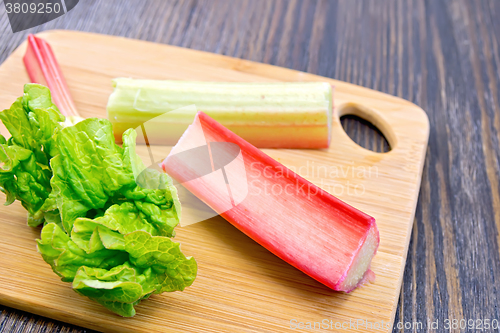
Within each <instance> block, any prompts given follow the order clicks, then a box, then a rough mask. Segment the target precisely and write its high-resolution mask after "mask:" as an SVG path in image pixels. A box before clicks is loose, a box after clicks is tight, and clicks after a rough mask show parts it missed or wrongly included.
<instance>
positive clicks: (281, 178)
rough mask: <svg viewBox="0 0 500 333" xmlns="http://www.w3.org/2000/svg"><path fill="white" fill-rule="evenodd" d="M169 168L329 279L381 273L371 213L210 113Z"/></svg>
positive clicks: (357, 279) (252, 232) (280, 252)
mask: <svg viewBox="0 0 500 333" xmlns="http://www.w3.org/2000/svg"><path fill="white" fill-rule="evenodd" d="M204 146H206V147H208V149H207V150H208V153H209V154H210V159H209V160H210V162H209V166H208V168H207V167H206V166H205V165H204V163H205V161H206V159H207V158H206V156H204V155H206V154H205V153H203V151H204V149H202V148H203V147H204ZM221 148H222V149H221ZM214 152H216V153H217V154H216V155H217V156H216V155H215V153H214ZM205 164H206V163H205ZM162 167H163V169H164V170H165V171H166V172H167V173H168V174H170V175H171V176H173V177H174V178H175V179H176V180H177V181H179V182H181V183H182V184H183V185H184V186H185V187H186V188H187V189H188V190H189V191H191V192H192V193H193V194H194V195H196V196H197V197H198V198H199V199H201V200H202V201H204V202H205V203H206V204H207V205H208V206H210V207H211V208H212V209H214V210H215V211H216V212H217V213H218V214H220V215H221V216H222V217H224V218H225V219H226V220H227V221H229V222H230V223H231V224H233V225H234V226H235V227H236V228H238V229H239V230H241V231H242V232H244V233H245V234H246V235H248V236H249V237H251V238H252V239H253V240H255V241H257V242H258V243H259V244H261V245H262V246H264V247H265V248H267V249H268V250H269V251H271V252H272V253H274V254H275V255H276V256H278V257H279V258H281V259H283V260H285V261H286V262H288V263H289V264H291V265H292V266H294V267H296V268H298V269H300V270H301V271H303V272H304V273H306V274H308V275H309V276H311V277H312V278H314V279H316V280H318V281H319V282H321V283H323V284H325V285H326V286H328V287H330V288H332V289H334V290H339V291H345V292H350V291H351V290H353V289H354V288H356V287H357V286H359V285H361V284H363V283H364V282H365V281H367V280H372V279H373V278H374V274H373V272H372V271H371V270H370V263H371V261H372V258H373V256H374V255H375V253H376V251H377V248H378V244H379V233H378V229H377V226H376V224H375V220H374V219H373V218H372V217H370V216H368V215H366V214H365V213H363V212H361V211H359V210H357V209H355V208H353V207H351V206H350V205H348V204H346V203H344V202H342V201H341V200H339V199H337V198H335V197H334V196H332V195H331V194H329V193H327V192H326V191H324V190H322V189H320V188H319V187H317V186H315V185H314V184H312V183H310V182H309V181H307V180H305V179H304V178H302V177H300V176H299V175H297V174H296V173H294V172H292V171H291V170H289V169H288V168H286V167H285V166H283V165H282V164H280V163H278V162H277V161H275V160H274V159H272V158H271V157H269V156H268V155H266V154H264V153H263V152H262V151H260V150H259V149H257V148H255V147H254V146H252V145H251V144H249V143H248V142H246V141H245V140H243V139H242V138H240V137H239V136H237V135H236V134H234V133H232V132H231V131H229V130H228V129H226V128H225V127H223V126H222V125H220V124H219V123H218V122H216V121H215V120H213V119H212V118H210V117H209V116H207V115H206V114H204V113H202V112H199V113H198V114H197V115H196V117H195V120H194V122H193V124H192V125H190V126H189V128H188V129H187V130H186V132H185V133H184V134H183V136H182V137H181V139H180V140H179V142H178V143H177V145H176V146H175V147H174V148H173V149H172V151H171V153H170V155H169V156H168V157H167V158H166V159H165V160H164V161H163V163H162ZM207 169H208V171H207ZM210 171H211V172H210Z"/></svg>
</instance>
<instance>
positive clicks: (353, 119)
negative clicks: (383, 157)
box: [338, 104, 393, 153]
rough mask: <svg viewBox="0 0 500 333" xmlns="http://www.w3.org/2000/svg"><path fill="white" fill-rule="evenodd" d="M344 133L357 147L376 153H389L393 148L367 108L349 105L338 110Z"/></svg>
mask: <svg viewBox="0 0 500 333" xmlns="http://www.w3.org/2000/svg"><path fill="white" fill-rule="evenodd" d="M338 114H339V118H340V122H341V124H342V128H343V129H344V132H345V133H346V134H347V135H348V136H349V138H351V140H352V141H354V142H355V143H356V144H357V145H359V146H361V147H363V148H365V149H368V150H371V151H373V152H376V153H387V152H389V151H391V149H392V148H393V147H392V146H391V144H389V140H387V138H386V136H385V135H384V133H382V131H381V130H380V129H379V128H378V127H377V126H376V125H374V124H373V123H372V122H371V121H370V120H367V119H365V118H368V119H369V118H371V117H370V116H369V114H367V110H366V109H365V108H360V107H358V106H357V105H355V104H347V105H344V106H342V107H340V108H339V109H338Z"/></svg>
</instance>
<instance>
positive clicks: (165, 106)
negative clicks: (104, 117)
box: [107, 78, 333, 148]
mask: <svg viewBox="0 0 500 333" xmlns="http://www.w3.org/2000/svg"><path fill="white" fill-rule="evenodd" d="M113 86H114V91H113V93H112V94H111V96H110V97H109V100H108V106H107V111H108V119H109V120H110V121H111V122H112V124H113V131H114V133H115V138H116V140H117V141H119V140H120V138H121V136H122V133H123V132H125V131H126V130H127V129H129V128H138V127H140V126H141V125H145V128H146V130H147V138H148V140H149V143H153V144H175V143H176V142H177V141H178V139H179V138H180V136H181V135H182V133H183V132H184V131H185V130H186V129H187V127H188V126H189V124H191V123H192V122H193V120H194V117H195V114H196V111H197V110H198V111H203V112H204V113H206V114H207V115H209V116H210V117H212V118H213V119H215V120H216V121H218V122H219V123H221V124H222V125H223V126H225V127H227V128H228V129H230V130H231V131H233V132H234V133H236V134H237V135H239V136H241V137H242V138H243V139H245V140H246V141H248V142H250V143H251V144H253V145H254V146H256V147H259V148H326V147H328V145H329V143H330V131H331V122H332V103H333V102H332V87H331V85H330V84H328V83H325V82H288V83H234V82H189V81H155V80H134V79H128V78H118V79H114V80H113ZM190 105H194V106H195V108H193V107H192V108H185V107H186V106H190ZM181 108H184V109H182V112H172V111H175V110H179V109H181Z"/></svg>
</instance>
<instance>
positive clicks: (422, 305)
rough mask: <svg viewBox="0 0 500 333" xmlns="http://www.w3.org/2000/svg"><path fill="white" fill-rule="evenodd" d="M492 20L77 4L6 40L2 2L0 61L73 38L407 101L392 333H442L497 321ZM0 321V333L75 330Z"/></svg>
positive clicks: (499, 72) (351, 129) (399, 10)
mask: <svg viewBox="0 0 500 333" xmlns="http://www.w3.org/2000/svg"><path fill="white" fill-rule="evenodd" d="M499 17H500V1H498V0H490V1H487V0H485V1H476V0H469V1H467V0H456V1H451V0H450V1H448V0H429V1H423V0H407V1H398V0H371V1H370V0H364V1H363V0H341V1H337V0H324V1H293V0H290V1H269V0H257V1H255V0H247V1H233V0H231V1H230V0H220V1H196V0H186V1H183V0H179V1H171V0H154V1H153V0H149V1H141V0H128V1H127V0H122V1H119V0H113V1H110V0H105V1H104V0H102V1H93V0H81V1H80V3H79V4H78V5H77V7H76V8H75V9H73V10H72V11H71V12H69V13H68V14H66V15H65V16H63V17H60V18H58V19H56V20H54V21H51V22H49V23H46V24H44V25H42V26H40V27H37V28H33V29H30V30H28V31H23V32H19V33H15V34H13V33H12V32H11V30H10V27H9V25H8V20H7V16H6V14H5V8H4V6H3V5H0V62H2V61H3V60H5V59H6V58H7V56H8V55H9V54H10V53H11V52H12V51H13V50H14V49H15V48H16V47H17V46H18V45H19V44H20V43H21V42H22V41H23V40H24V39H25V38H26V35H27V34H28V33H34V32H38V31H42V30H47V29H73V30H83V31H92V32H98V33H103V34H110V35H120V36H127V37H131V38H138V39H145V40H149V41H154V42H159V43H167V44H173V45H178V46H183V47H189V48H193V49H198V50H204V51H210V52H215V53H221V54H225V55H229V56H234V57H240V58H244V59H250V60H255V61H260V62H265V63H270V64H274V65H278V66H283V67H289V68H293V69H297V70H301V71H306V72H310V73H314V74H319V75H323V76H327V77H332V78H335V79H338V80H343V81H348V82H352V83H354V84H358V85H362V86H366V87H368V88H372V89H376V90H380V91H383V92H386V93H389V94H393V95H396V96H400V97H403V98H405V99H408V100H410V101H412V102H414V103H416V104H418V105H419V106H421V107H422V108H423V109H424V110H426V112H427V114H428V116H429V119H430V123H431V132H430V139H429V148H428V150H427V159H426V163H425V169H424V172H423V179H422V188H421V191H420V200H419V204H418V207H417V211H416V217H415V224H414V227H413V235H412V240H411V244H410V248H409V252H408V260H407V264H406V270H405V275H404V280H403V286H402V291H401V297H400V302H399V306H398V310H397V314H396V319H395V326H394V331H395V332H398V331H404V332H414V331H415V332H425V331H427V330H426V329H425V328H423V329H419V328H418V326H417V325H418V324H416V323H419V322H420V323H422V324H423V327H426V323H428V322H429V321H436V320H439V325H440V330H439V331H440V332H444V331H445V330H444V329H443V328H444V325H445V324H446V320H450V325H453V323H460V320H466V321H468V324H470V323H472V322H471V320H476V321H475V322H474V325H476V327H477V325H478V324H479V323H480V322H479V320H482V321H483V327H485V326H486V325H485V324H486V320H489V321H490V322H491V321H493V320H499V319H500V316H499V311H500V310H499V308H498V306H497V304H499V301H500V290H499V289H498V287H497V286H500V252H499V251H500V236H499V231H500V230H499V229H500V192H499V179H500V89H499V88H500V46H499V45H500V19H499ZM82 52H85V50H82ZM0 91H1V87H0ZM343 124H344V126H345V128H346V131H347V132H348V134H349V135H350V136H351V137H352V138H354V140H355V141H356V142H358V143H359V144H361V145H363V146H365V147H368V148H370V149H373V150H377V151H381V150H387V149H388V146H387V142H386V141H385V139H384V138H383V136H381V134H380V133H379V132H377V131H376V129H374V128H373V127H372V126H370V125H369V124H367V123H366V122H362V121H359V119H354V118H346V119H343ZM0 260H1V259H0ZM0 311H1V312H0V332H83V331H85V330H84V329H81V328H78V327H73V326H71V325H67V324H64V323H60V322H55V321H52V320H50V319H46V318H42V317H38V316H35V315H32V314H29V313H24V312H21V311H17V310H14V309H10V308H6V307H0ZM463 323H464V322H463V321H462V324H463ZM404 324H406V327H407V329H404V327H403V326H404ZM490 325H491V324H490ZM401 327H403V328H401ZM408 327H411V328H408ZM429 331H430V330H429ZM452 331H454V330H452ZM457 331H458V330H457ZM464 331H473V330H469V329H465V330H464ZM485 331H486V332H490V331H493V330H491V329H490V330H485ZM494 331H497V332H498V330H494ZM87 332H88V330H87Z"/></svg>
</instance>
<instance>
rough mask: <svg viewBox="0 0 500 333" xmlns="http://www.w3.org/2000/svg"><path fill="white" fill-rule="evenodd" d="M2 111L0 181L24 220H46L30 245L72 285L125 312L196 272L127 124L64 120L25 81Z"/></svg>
mask: <svg viewBox="0 0 500 333" xmlns="http://www.w3.org/2000/svg"><path fill="white" fill-rule="evenodd" d="M0 120H2V122H3V123H4V125H5V126H6V127H7V129H8V130H9V132H10V133H11V137H10V138H9V139H8V140H6V139H5V138H4V137H3V136H1V135H0V190H1V191H3V192H5V193H6V195H7V202H6V204H11V203H12V202H14V201H15V200H16V199H17V200H19V201H20V202H21V203H22V205H23V206H24V207H25V208H26V210H27V211H28V225H30V226H33V227H34V226H37V225H39V224H42V223H43V224H44V226H43V228H42V231H41V239H39V240H37V248H38V251H39V252H40V254H41V255H42V258H43V259H44V260H45V261H46V262H47V263H48V264H49V265H50V266H51V267H52V270H53V271H54V272H55V273H56V274H57V275H59V276H60V277H61V279H62V280H63V281H66V282H73V288H74V289H75V291H76V292H78V293H79V294H82V295H85V296H87V297H89V298H90V299H92V300H95V301H96V302H99V303H100V304H102V305H103V306H105V307H106V308H108V309H109V310H111V311H113V312H115V313H117V314H119V315H122V316H126V317H130V316H133V315H134V314H135V309H134V306H135V305H136V304H138V303H139V302H140V301H141V300H143V299H146V298H148V297H149V296H150V295H151V294H152V293H161V292H164V291H175V290H184V288H185V287H187V286H189V285H191V284H192V283H193V281H194V279H195V277H196V272H197V266H196V261H195V260H194V259H193V258H186V257H185V256H184V255H183V254H182V252H181V251H180V249H179V244H178V243H175V242H173V241H172V240H171V239H170V238H168V237H173V236H174V235H175V232H174V228H175V227H176V226H177V224H178V223H179V216H180V212H181V206H180V202H179V199H178V197H177V191H176V188H175V187H174V185H173V183H172V180H171V178H170V177H168V176H167V175H166V174H164V173H162V172H159V171H158V170H154V169H148V168H145V167H144V164H143V163H142V161H141V160H140V158H139V157H138V156H137V154H136V152H135V131H132V130H130V131H127V132H126V133H124V138H123V141H124V144H123V148H122V147H119V146H118V145H116V144H115V142H114V135H113V133H112V128H111V123H110V122H109V121H107V120H105V119H97V118H90V119H87V120H84V121H81V122H79V123H77V124H76V125H73V126H67V127H64V128H63V126H62V125H61V124H60V123H61V122H63V121H64V116H62V115H61V114H60V113H59V111H58V109H57V107H56V106H55V105H54V104H53V103H52V101H51V97H50V91H49V90H48V89H47V88H45V87H43V86H40V85H36V84H28V85H25V90H24V95H23V96H22V97H20V98H19V99H17V100H16V101H15V102H14V104H13V105H12V106H11V107H10V108H9V109H7V110H4V111H3V112H0Z"/></svg>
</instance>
